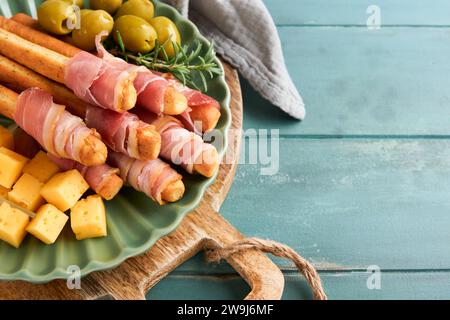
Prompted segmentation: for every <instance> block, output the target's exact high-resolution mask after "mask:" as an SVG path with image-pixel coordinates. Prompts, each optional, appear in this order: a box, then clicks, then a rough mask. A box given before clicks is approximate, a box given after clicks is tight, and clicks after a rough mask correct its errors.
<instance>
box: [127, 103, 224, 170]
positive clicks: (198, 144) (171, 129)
mask: <svg viewBox="0 0 450 320" xmlns="http://www.w3.org/2000/svg"><path fill="white" fill-rule="evenodd" d="M134 112H135V113H136V114H137V115H138V117H139V118H140V119H141V120H143V121H145V122H147V123H150V124H152V125H154V126H155V127H156V130H158V132H159V133H160V135H161V158H163V159H165V160H168V161H170V162H172V163H174V164H177V165H180V166H181V167H182V168H184V169H185V170H186V171H187V172H188V173H198V174H201V175H203V176H205V177H208V178H210V177H212V176H213V175H214V174H215V173H216V171H217V169H218V168H219V155H218V153H217V149H216V148H215V147H214V146H213V145H211V144H209V143H205V142H204V141H203V140H202V138H201V137H200V136H199V135H197V134H195V133H194V132H190V131H188V130H186V129H185V128H184V127H183V125H182V124H181V122H180V121H179V120H177V119H176V118H174V117H172V116H163V117H158V116H157V115H156V114H154V113H151V112H148V111H147V110H144V109H142V108H136V109H135V110H134Z"/></svg>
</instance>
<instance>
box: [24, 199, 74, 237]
mask: <svg viewBox="0 0 450 320" xmlns="http://www.w3.org/2000/svg"><path fill="white" fill-rule="evenodd" d="M67 220H69V217H68V216H67V215H66V214H65V213H64V212H61V211H59V210H58V209H57V208H56V207H55V206H53V205H51V204H45V205H43V206H42V207H40V208H39V211H38V212H37V214H36V217H35V218H34V219H33V220H31V222H30V224H29V225H28V227H27V231H28V232H29V233H31V234H32V235H33V236H35V237H36V238H38V239H39V240H41V241H42V242H44V243H45V244H52V243H55V241H56V239H58V236H59V234H60V233H61V231H62V230H63V228H64V226H65V225H66V222H67Z"/></svg>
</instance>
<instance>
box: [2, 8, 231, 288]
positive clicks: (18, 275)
mask: <svg viewBox="0 0 450 320" xmlns="http://www.w3.org/2000/svg"><path fill="white" fill-rule="evenodd" d="M153 2H154V3H155V6H160V7H161V8H165V9H167V10H170V11H172V13H173V14H174V15H175V17H177V21H179V20H182V21H183V20H184V22H187V23H188V24H189V25H190V27H192V28H193V30H194V37H195V38H196V39H200V40H201V41H202V42H203V41H206V42H209V41H208V40H207V39H206V38H205V37H204V36H203V35H202V34H201V33H200V31H199V30H198V28H197V26H196V25H195V24H194V23H192V22H191V21H190V20H188V19H186V18H184V17H183V16H181V14H180V13H179V12H178V11H177V10H176V9H175V8H173V7H172V6H170V5H167V4H165V3H162V2H160V1H159V0H154V1H153ZM177 21H176V22H177ZM216 62H217V63H218V64H219V65H220V67H221V68H222V70H223V65H222V63H221V61H220V60H219V58H218V57H216ZM218 80H219V81H220V83H221V84H222V85H224V88H225V90H226V96H225V97H224V99H223V102H224V103H223V105H222V111H224V115H226V118H225V123H224V124H223V136H224V137H225V138H224V144H223V148H222V150H221V151H220V157H221V159H223V156H224V154H225V152H226V150H227V147H228V133H229V130H230V128H231V109H230V98H231V96H230V95H231V94H230V89H229V87H228V84H227V83H226V80H225V74H224V75H223V76H221V77H218ZM217 175H218V172H217V173H216V174H215V176H214V177H212V178H210V179H207V180H203V183H201V184H200V185H199V186H197V187H198V188H199V192H197V196H196V197H195V198H194V199H192V201H191V203H190V204H189V205H187V206H186V207H185V208H184V209H180V210H182V213H181V214H179V215H177V218H176V219H174V220H173V221H172V222H171V224H170V226H168V227H165V228H155V229H154V230H153V232H151V234H150V236H149V239H148V240H147V241H146V242H145V243H144V244H142V245H141V246H139V247H136V248H131V247H129V246H128V247H127V246H125V245H124V246H123V247H122V248H121V249H120V253H119V254H117V256H116V257H115V258H114V259H111V260H109V261H107V262H100V261H97V260H91V261H89V263H87V264H86V265H85V266H84V267H83V268H82V269H81V270H80V273H81V277H86V276H87V275H89V274H91V273H92V272H98V271H105V270H111V269H115V268H117V267H118V266H120V265H121V264H122V263H123V262H124V261H125V260H127V259H130V258H132V257H136V256H139V255H142V254H144V253H145V252H147V251H148V250H150V249H151V247H152V246H153V245H154V244H155V243H156V242H157V241H158V240H159V239H161V238H162V237H164V236H166V235H168V234H170V233H171V232H173V231H174V230H175V229H176V228H177V227H178V226H179V225H180V223H181V221H182V220H183V218H184V217H185V216H186V215H187V214H189V213H190V212H192V211H193V210H195V208H197V207H198V206H199V205H200V202H201V200H202V199H203V196H204V194H205V192H206V190H207V189H208V188H209V187H210V186H211V185H212V184H213V183H214V182H215V180H216V178H217ZM109 236H111V235H109ZM69 277H70V274H68V273H67V271H66V270H65V269H63V268H61V267H56V268H55V269H53V270H52V271H51V272H48V273H46V274H43V275H36V274H31V273H30V272H29V270H27V269H24V268H22V269H20V270H18V271H16V272H14V273H9V274H6V273H0V281H26V282H29V283H34V284H45V283H48V282H51V281H54V280H67V279H68V278H69Z"/></svg>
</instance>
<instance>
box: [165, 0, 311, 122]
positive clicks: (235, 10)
mask: <svg viewBox="0 0 450 320" xmlns="http://www.w3.org/2000/svg"><path fill="white" fill-rule="evenodd" d="M165 2H167V3H169V4H171V5H173V6H174V7H176V8H177V9H178V10H180V12H181V13H182V14H183V15H185V16H186V17H189V18H190V19H191V20H192V21H193V22H194V23H195V24H196V25H197V27H198V28H199V29H200V31H201V32H202V33H203V34H204V35H205V36H206V37H207V38H209V39H211V40H214V43H215V45H216V51H217V52H218V53H219V54H220V55H221V56H222V57H223V58H224V59H225V60H226V61H228V62H229V63H230V64H231V65H232V66H234V67H235V68H237V69H238V70H239V72H240V73H241V74H242V75H243V76H244V77H245V78H246V79H247V80H248V81H249V82H250V84H251V85H252V86H253V87H254V88H255V89H256V90H257V91H258V92H259V93H260V94H261V95H262V96H263V97H264V98H266V99H267V100H269V101H270V102H271V103H272V104H274V105H276V106H278V107H280V108H281V109H282V110H284V111H285V112H287V113H288V114H290V115H291V116H293V117H295V118H297V119H303V118H304V117H305V107H304V104H303V100H302V98H301V96H300V94H299V93H298V91H297V89H296V87H295V85H294V83H293V82H292V79H291V77H290V76H289V73H288V71H287V68H286V64H285V62H284V57H283V50H282V48H281V41H280V38H279V36H278V32H277V29H276V27H275V24H274V22H273V19H272V17H271V16H270V13H269V11H268V10H267V8H266V7H265V5H264V3H263V2H262V0H244V1H242V0H165Z"/></svg>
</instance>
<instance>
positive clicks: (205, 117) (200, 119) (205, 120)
mask: <svg viewBox="0 0 450 320" xmlns="http://www.w3.org/2000/svg"><path fill="white" fill-rule="evenodd" d="M189 115H190V116H191V119H192V121H193V122H194V123H195V124H196V123H199V124H201V128H198V129H200V131H202V132H209V131H211V130H213V129H214V128H215V127H217V123H218V122H219V119H220V116H221V113H220V110H219V109H217V108H216V107H214V106H211V105H208V104H206V105H202V106H198V107H195V108H192V111H191V112H190V113H189Z"/></svg>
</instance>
